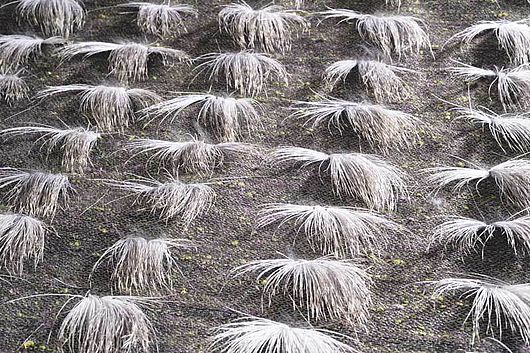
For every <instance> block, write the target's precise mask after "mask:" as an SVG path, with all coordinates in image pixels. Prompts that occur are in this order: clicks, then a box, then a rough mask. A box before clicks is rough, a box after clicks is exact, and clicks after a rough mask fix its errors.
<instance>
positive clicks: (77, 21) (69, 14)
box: [16, 0, 85, 38]
mask: <svg viewBox="0 0 530 353" xmlns="http://www.w3.org/2000/svg"><path fill="white" fill-rule="evenodd" d="M16 2H17V4H18V5H17V11H18V15H19V17H21V18H24V19H26V20H28V21H29V22H30V23H32V24H35V25H37V26H39V27H40V28H41V30H42V32H43V33H44V34H45V35H47V36H59V37H63V38H68V37H70V35H71V34H72V33H73V32H74V31H75V30H77V29H79V28H81V27H82V26H83V24H84V22H85V10H84V9H83V6H82V3H80V2H79V1H77V0H18V1H16Z"/></svg>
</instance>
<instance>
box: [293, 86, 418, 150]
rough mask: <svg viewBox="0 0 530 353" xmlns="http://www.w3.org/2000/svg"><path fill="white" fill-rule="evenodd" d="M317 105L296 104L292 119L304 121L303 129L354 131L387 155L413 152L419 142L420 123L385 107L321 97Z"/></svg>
mask: <svg viewBox="0 0 530 353" xmlns="http://www.w3.org/2000/svg"><path fill="white" fill-rule="evenodd" d="M319 98H320V99H319V100H318V101H316V102H295V106H294V108H293V110H295V112H294V114H292V117H294V118H297V119H305V122H304V125H308V124H311V127H312V128H313V129H314V128H318V127H320V126H327V127H328V130H329V131H330V132H332V128H334V130H338V131H339V133H340V134H342V133H343V131H344V130H352V131H353V132H354V133H356V134H358V135H359V136H361V137H362V138H364V139H365V140H367V141H368V143H369V144H370V146H371V147H373V148H374V147H379V148H380V149H381V150H383V151H385V152H388V150H389V149H390V148H392V147H395V148H410V147H412V146H413V145H414V143H415V142H417V141H418V140H419V136H418V132H417V129H418V126H419V125H420V120H419V119H417V118H416V117H414V116H413V115H411V114H408V113H404V112H401V111H398V110H393V109H388V108H386V107H384V106H382V105H375V104H370V103H358V102H352V101H346V100H343V99H338V98H333V97H324V96H319Z"/></svg>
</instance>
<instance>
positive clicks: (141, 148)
mask: <svg viewBox="0 0 530 353" xmlns="http://www.w3.org/2000/svg"><path fill="white" fill-rule="evenodd" d="M125 148H126V149H127V150H129V151H130V152H132V153H135V155H137V154H150V156H149V159H148V162H151V161H154V162H156V163H157V164H158V166H159V167H165V168H166V169H168V167H169V169H170V170H172V171H174V172H176V173H177V174H178V172H179V171H184V172H189V173H199V174H203V173H206V174H211V173H212V172H213V171H214V169H216V168H218V167H220V166H221V165H223V162H224V161H225V160H226V159H227V158H228V157H229V156H231V155H234V154H241V153H247V152H250V148H251V147H250V146H249V145H247V144H244V143H237V142H225V143H217V144H212V143H207V142H205V141H204V140H197V139H193V140H191V141H164V140H152V139H136V140H132V141H130V142H129V143H127V145H126V146H125Z"/></svg>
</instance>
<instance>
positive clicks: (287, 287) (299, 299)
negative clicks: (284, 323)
mask: <svg viewBox="0 0 530 353" xmlns="http://www.w3.org/2000/svg"><path fill="white" fill-rule="evenodd" d="M233 272H234V273H235V275H236V276H242V275H246V274H248V273H254V272H256V273H258V276H257V278H256V280H257V281H258V282H261V281H264V282H265V283H266V284H265V286H264V287H263V294H264V296H266V297H267V298H268V304H269V306H271V305H272V299H273V297H275V296H276V295H278V294H282V295H283V296H284V297H289V298H290V299H291V300H292V302H293V306H294V308H295V309H298V308H302V310H304V311H305V316H306V318H308V319H314V320H316V321H319V320H345V321H347V322H348V323H349V324H350V325H352V326H357V327H364V326H365V325H366V323H367V322H368V318H369V312H368V309H369V307H370V305H371V303H372V301H371V295H370V288H369V284H370V283H371V278H370V276H369V275H368V273H367V272H366V271H365V269H363V268H361V267H359V266H358V265H357V264H356V263H355V262H353V261H351V260H333V259H331V258H329V257H321V258H318V259H315V260H303V259H294V258H281V259H270V260H257V261H251V262H249V263H246V264H244V265H241V266H239V267H237V268H235V269H234V270H233Z"/></svg>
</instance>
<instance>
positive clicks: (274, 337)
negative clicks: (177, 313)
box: [209, 316, 359, 353]
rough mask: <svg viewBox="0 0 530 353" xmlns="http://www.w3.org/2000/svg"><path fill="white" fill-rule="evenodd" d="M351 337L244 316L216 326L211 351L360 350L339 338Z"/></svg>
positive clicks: (316, 352) (296, 352) (343, 352)
mask: <svg viewBox="0 0 530 353" xmlns="http://www.w3.org/2000/svg"><path fill="white" fill-rule="evenodd" d="M339 338H341V339H348V340H351V338H350V337H348V336H345V335H342V334H339V333H337V332H333V331H330V330H324V329H315V328H298V327H293V326H289V325H287V324H284V323H280V322H276V321H272V320H268V319H263V318H259V317H255V316H245V317H242V318H240V319H237V320H234V321H233V322H230V323H227V324H223V325H220V326H218V327H217V328H215V330H214V336H213V337H212V338H211V343H210V346H209V351H215V352H222V353H262V352H267V353H283V352H293V353H302V352H304V353H359V352H358V351H357V350H355V349H354V348H352V347H350V346H349V345H347V344H345V343H342V342H341V341H339V340H338V339H339Z"/></svg>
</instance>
